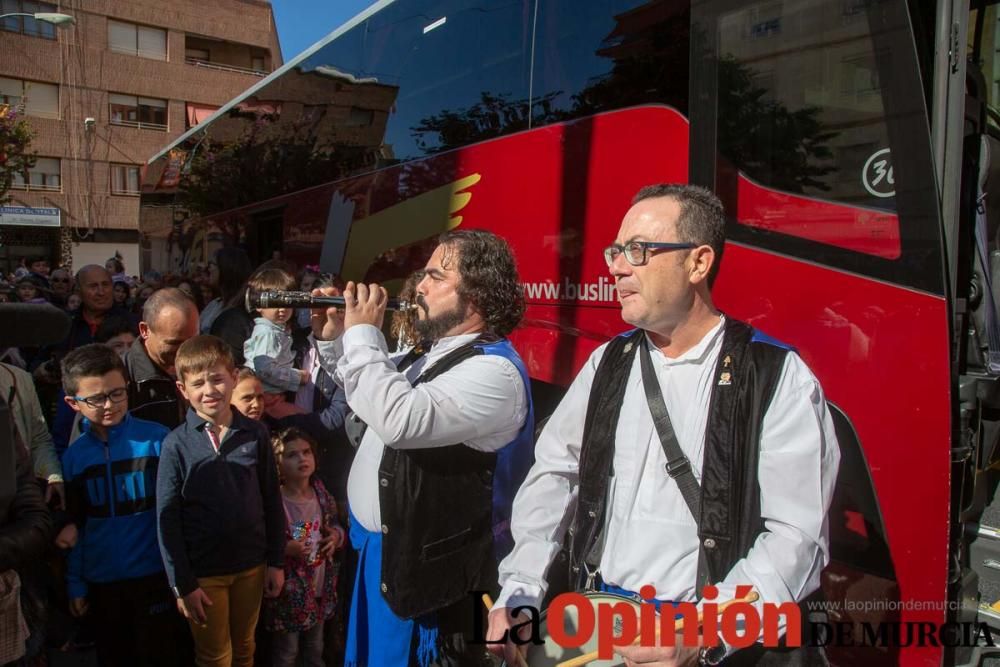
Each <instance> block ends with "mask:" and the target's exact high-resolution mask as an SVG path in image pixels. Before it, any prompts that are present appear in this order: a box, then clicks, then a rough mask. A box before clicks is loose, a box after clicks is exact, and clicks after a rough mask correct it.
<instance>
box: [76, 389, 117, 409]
mask: <svg viewBox="0 0 1000 667" xmlns="http://www.w3.org/2000/svg"><path fill="white" fill-rule="evenodd" d="M126 398H128V388H127V387H118V388H117V389H112V390H111V391H109V392H108V393H106V394H94V395H93V396H87V397H83V396H74V397H73V400H74V401H80V402H82V403H86V404H87V405H89V406H90V407H92V408H103V407H104V406H105V405H107V403H108V400H110V401H111V402H112V403H121V402H122V401H124V400H125V399H126Z"/></svg>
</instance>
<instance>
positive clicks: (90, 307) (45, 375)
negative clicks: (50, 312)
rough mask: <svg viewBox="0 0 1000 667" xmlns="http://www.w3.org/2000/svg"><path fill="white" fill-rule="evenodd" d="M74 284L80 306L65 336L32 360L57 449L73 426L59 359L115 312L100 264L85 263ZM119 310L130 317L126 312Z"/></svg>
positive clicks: (85, 340)
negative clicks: (66, 401) (61, 379)
mask: <svg viewBox="0 0 1000 667" xmlns="http://www.w3.org/2000/svg"><path fill="white" fill-rule="evenodd" d="M76 287H77V289H78V290H79V292H80V299H81V305H80V309H79V310H78V311H77V312H76V313H75V314H74V315H73V320H72V324H71V325H70V330H69V334H68V335H67V336H66V340H64V341H63V342H62V343H60V344H58V345H53V346H49V347H47V348H44V349H43V350H42V351H41V352H40V353H39V354H38V355H36V357H35V359H34V360H33V361H32V362H31V366H30V367H31V368H32V369H33V375H34V378H35V380H36V382H38V385H39V386H38V393H39V399H40V400H41V401H42V406H43V408H44V409H45V410H46V411H47V414H49V415H53V414H54V417H53V422H52V440H53V442H54V444H55V447H56V451H57V452H62V451H63V450H65V449H66V447H67V445H69V439H70V433H71V432H72V427H73V412H72V411H71V410H70V409H69V408H68V407H66V405H65V404H64V403H63V401H62V395H63V394H62V389H61V387H60V386H59V382H60V379H59V363H60V362H61V361H62V358H63V357H64V356H65V355H66V354H67V353H69V352H71V351H73V350H75V349H76V348H78V347H81V346H83V345H89V344H90V343H93V342H94V336H95V335H96V333H97V328H98V327H99V326H100V325H101V322H103V321H104V319H105V318H106V317H107V316H108V315H110V314H112V313H114V312H116V309H115V306H114V297H113V292H112V289H111V275H110V274H109V273H108V272H107V270H105V268H104V267H103V266H98V265H97V264H88V265H87V266H84V267H83V268H82V269H80V270H79V271H77V272H76ZM122 314H123V315H124V316H126V317H129V318H130V319H132V320H134V318H133V317H132V316H131V315H129V314H128V313H124V312H123V311H122Z"/></svg>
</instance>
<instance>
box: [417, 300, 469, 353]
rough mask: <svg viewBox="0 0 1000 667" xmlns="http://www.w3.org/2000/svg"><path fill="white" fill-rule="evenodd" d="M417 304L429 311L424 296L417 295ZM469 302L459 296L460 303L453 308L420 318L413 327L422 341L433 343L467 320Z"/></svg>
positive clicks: (425, 311)
mask: <svg viewBox="0 0 1000 667" xmlns="http://www.w3.org/2000/svg"><path fill="white" fill-rule="evenodd" d="M417 304H418V305H419V306H420V307H421V308H422V309H423V311H424V313H427V303H426V302H425V301H424V300H423V297H421V296H417ZM466 306H467V302H466V300H465V299H463V298H461V297H459V299H458V304H457V305H456V306H455V307H454V308H452V309H451V310H446V311H445V312H443V313H440V314H439V315H435V316H434V317H427V318H425V319H418V320H417V321H416V322H414V323H413V329H414V330H415V331H416V332H417V337H418V338H419V339H420V340H421V341H425V342H428V343H433V342H435V341H438V340H441V339H442V338H444V336H445V334H446V333H448V331H450V330H451V329H453V328H455V327H457V326H458V325H459V324H461V323H462V322H464V321H465V313H466V310H467V307H466Z"/></svg>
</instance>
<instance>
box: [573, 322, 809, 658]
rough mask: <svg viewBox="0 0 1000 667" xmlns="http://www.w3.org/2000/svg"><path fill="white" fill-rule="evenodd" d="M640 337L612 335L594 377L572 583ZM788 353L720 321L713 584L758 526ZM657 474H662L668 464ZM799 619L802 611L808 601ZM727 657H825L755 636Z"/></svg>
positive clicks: (592, 527)
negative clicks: (769, 420) (766, 437)
mask: <svg viewBox="0 0 1000 667" xmlns="http://www.w3.org/2000/svg"><path fill="white" fill-rule="evenodd" d="M642 344H645V341H643V332H642V331H641V330H636V331H633V332H629V333H625V334H622V335H620V336H618V337H617V338H615V339H614V340H612V341H611V342H610V343H608V346H607V348H606V349H605V351H604V356H603V357H602V358H601V363H600V364H599V365H598V367H597V372H596V374H595V375H594V380H593V384H592V386H591V391H590V401H589V403H588V405H587V416H586V421H585V423H584V431H583V443H582V450H581V453H580V492H579V502H578V505H577V510H576V517H575V518H574V520H573V527H572V536H571V538H570V558H569V563H570V568H571V570H570V581H578V580H579V579H580V573H581V572H582V563H583V561H584V559H585V558H586V555H587V554H588V553H589V550H590V549H591V548H592V546H593V544H594V541H595V539H596V538H597V535H598V532H599V531H598V529H599V528H600V526H601V525H602V522H603V520H604V512H605V509H606V508H605V504H606V498H607V491H608V476H609V475H610V473H611V469H612V463H613V461H614V453H615V433H616V430H617V428H618V417H619V415H620V412H621V406H622V403H623V402H624V397H625V386H626V383H627V381H628V378H629V376H630V375H631V373H632V366H633V362H634V360H635V354H636V350H637V349H638V346H639V345H642ZM789 351H790V348H788V347H786V346H784V345H782V344H781V343H779V342H777V341H775V340H773V339H770V338H768V337H767V336H764V335H763V334H761V333H760V332H757V331H755V330H754V329H753V328H752V327H750V326H749V325H747V324H744V323H743V322H740V321H738V320H734V319H731V318H727V319H726V324H725V328H724V330H723V338H722V349H721V350H720V352H719V360H718V362H717V364H716V369H715V375H714V376H713V380H712V381H713V382H714V386H713V387H712V398H711V399H710V403H709V408H708V424H707V428H706V429H705V460H704V462H703V464H702V476H701V517H696V519H697V520H698V536H699V539H700V540H701V546H702V548H703V554H704V556H703V557H704V558H705V564H706V566H707V569H708V579H709V581H710V582H717V581H719V580H721V579H722V578H723V577H725V575H726V574H727V573H728V572H729V570H731V569H732V567H733V566H734V565H735V564H736V562H737V561H739V560H740V559H741V558H743V557H744V556H746V554H747V553H748V552H749V551H750V547H752V546H753V544H754V541H755V540H756V539H757V536H758V535H759V534H760V533H761V532H762V531H763V530H764V522H763V520H762V519H761V515H760V487H759V484H758V479H757V463H758V454H759V451H760V434H761V427H762V425H763V421H764V415H765V414H766V413H767V408H768V406H769V405H770V403H771V399H772V398H773V396H774V391H775V388H776V386H777V383H778V378H779V377H780V376H781V370H782V368H783V367H784V364H785V357H786V355H787V354H788V353H789ZM663 474H664V475H666V474H667V473H666V471H665V470H664V471H663ZM802 619H803V622H805V621H806V619H807V614H806V610H805V609H803V610H802ZM806 630H807V628H803V638H804V639H805V638H807V637H808V635H807V634H806ZM725 664H726V665H733V666H734V667H736V666H749V665H753V666H755V667H764V666H767V665H775V666H778V665H780V666H782V667H793V666H808V667H811V666H813V665H827V664H828V663H827V661H826V659H825V657H824V655H823V651H822V649H821V648H817V647H812V646H802V647H797V648H791V647H789V648H784V647H781V648H774V649H765V648H764V647H763V646H761V645H760V644H755V645H754V646H751V647H748V648H745V649H742V650H740V651H737V652H736V653H735V654H733V655H732V656H730V657H729V658H727V659H726V661H725Z"/></svg>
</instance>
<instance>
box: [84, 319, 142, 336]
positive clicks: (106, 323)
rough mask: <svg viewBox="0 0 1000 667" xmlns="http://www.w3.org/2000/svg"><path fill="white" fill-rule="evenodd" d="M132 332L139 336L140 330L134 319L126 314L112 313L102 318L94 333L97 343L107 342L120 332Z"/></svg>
mask: <svg viewBox="0 0 1000 667" xmlns="http://www.w3.org/2000/svg"><path fill="white" fill-rule="evenodd" d="M123 333H130V334H132V335H133V336H135V337H136V338H138V337H139V330H138V329H137V328H136V326H135V324H134V323H133V321H132V319H131V318H129V317H126V316H125V315H110V316H108V317H105V318H104V319H103V320H101V323H100V324H99V325H98V326H97V332H96V333H95V334H94V342H95V343H107V342H108V341H109V340H111V339H112V338H114V337H115V336H117V335H118V334H123Z"/></svg>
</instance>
